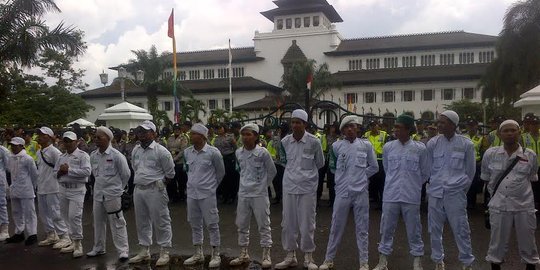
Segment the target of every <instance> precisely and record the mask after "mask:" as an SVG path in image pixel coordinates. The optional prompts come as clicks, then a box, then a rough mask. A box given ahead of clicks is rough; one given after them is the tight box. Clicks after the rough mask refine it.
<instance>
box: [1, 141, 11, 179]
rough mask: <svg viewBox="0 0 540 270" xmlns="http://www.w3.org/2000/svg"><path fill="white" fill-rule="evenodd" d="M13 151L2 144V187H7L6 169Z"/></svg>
mask: <svg viewBox="0 0 540 270" xmlns="http://www.w3.org/2000/svg"><path fill="white" fill-rule="evenodd" d="M10 156H11V153H10V152H9V150H8V149H7V148H5V147H3V146H1V145H0V188H2V187H3V188H5V186H6V185H7V182H6V170H7V169H8V163H9V157H10Z"/></svg>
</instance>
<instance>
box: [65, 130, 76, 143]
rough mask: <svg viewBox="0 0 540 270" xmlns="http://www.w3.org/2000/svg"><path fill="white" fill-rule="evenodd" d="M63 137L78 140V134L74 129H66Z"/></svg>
mask: <svg viewBox="0 0 540 270" xmlns="http://www.w3.org/2000/svg"><path fill="white" fill-rule="evenodd" d="M62 138H68V139H70V140H72V141H76V140H77V134H75V133H74V132H73V131H66V132H64V135H63V136H62Z"/></svg>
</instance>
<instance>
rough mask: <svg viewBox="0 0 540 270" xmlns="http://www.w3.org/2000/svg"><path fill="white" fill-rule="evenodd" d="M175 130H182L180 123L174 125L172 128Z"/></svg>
mask: <svg viewBox="0 0 540 270" xmlns="http://www.w3.org/2000/svg"><path fill="white" fill-rule="evenodd" d="M172 128H173V130H175V129H180V124H179V123H174V125H173V126H172Z"/></svg>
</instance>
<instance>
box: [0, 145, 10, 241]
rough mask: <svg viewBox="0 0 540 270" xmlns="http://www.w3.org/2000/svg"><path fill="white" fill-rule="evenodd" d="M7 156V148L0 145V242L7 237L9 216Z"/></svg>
mask: <svg viewBox="0 0 540 270" xmlns="http://www.w3.org/2000/svg"><path fill="white" fill-rule="evenodd" d="M10 140H11V139H10ZM9 156H10V154H9V150H8V149H7V148H5V147H4V146H1V145H0V242H2V241H5V240H6V239H8V238H9V232H8V225H9V218H8V212H7V200H6V195H7V194H6V191H7V188H8V186H7V179H6V170H7V169H8V162H9Z"/></svg>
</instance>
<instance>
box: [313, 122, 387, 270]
mask: <svg viewBox="0 0 540 270" xmlns="http://www.w3.org/2000/svg"><path fill="white" fill-rule="evenodd" d="M358 123H359V121H358V117H356V116H354V115H349V116H346V117H344V118H343V120H342V121H341V124H340V130H341V132H342V135H343V139H342V140H338V141H336V142H335V143H333V144H332V148H331V150H330V160H329V162H328V166H329V168H330V170H331V171H332V172H334V173H335V178H334V179H335V184H336V185H335V190H336V199H335V201H334V208H333V213H332V225H331V228H330V235H329V237H328V245H327V247H326V256H325V259H324V262H323V264H322V265H321V266H320V267H319V269H321V270H328V269H332V268H334V258H335V256H336V252H337V247H338V245H339V242H341V238H342V237H343V233H344V232H345V226H346V225H347V219H348V216H349V211H350V210H351V208H352V210H353V213H354V223H355V225H356V245H357V246H358V260H359V263H360V270H369V265H368V239H369V238H368V236H369V191H368V185H369V180H368V179H369V177H371V176H372V175H374V174H375V173H377V172H378V171H379V164H378V162H377V156H376V154H375V150H374V149H373V145H372V144H371V143H370V142H369V141H368V140H366V139H362V138H357V127H358V126H357V125H358Z"/></svg>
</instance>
